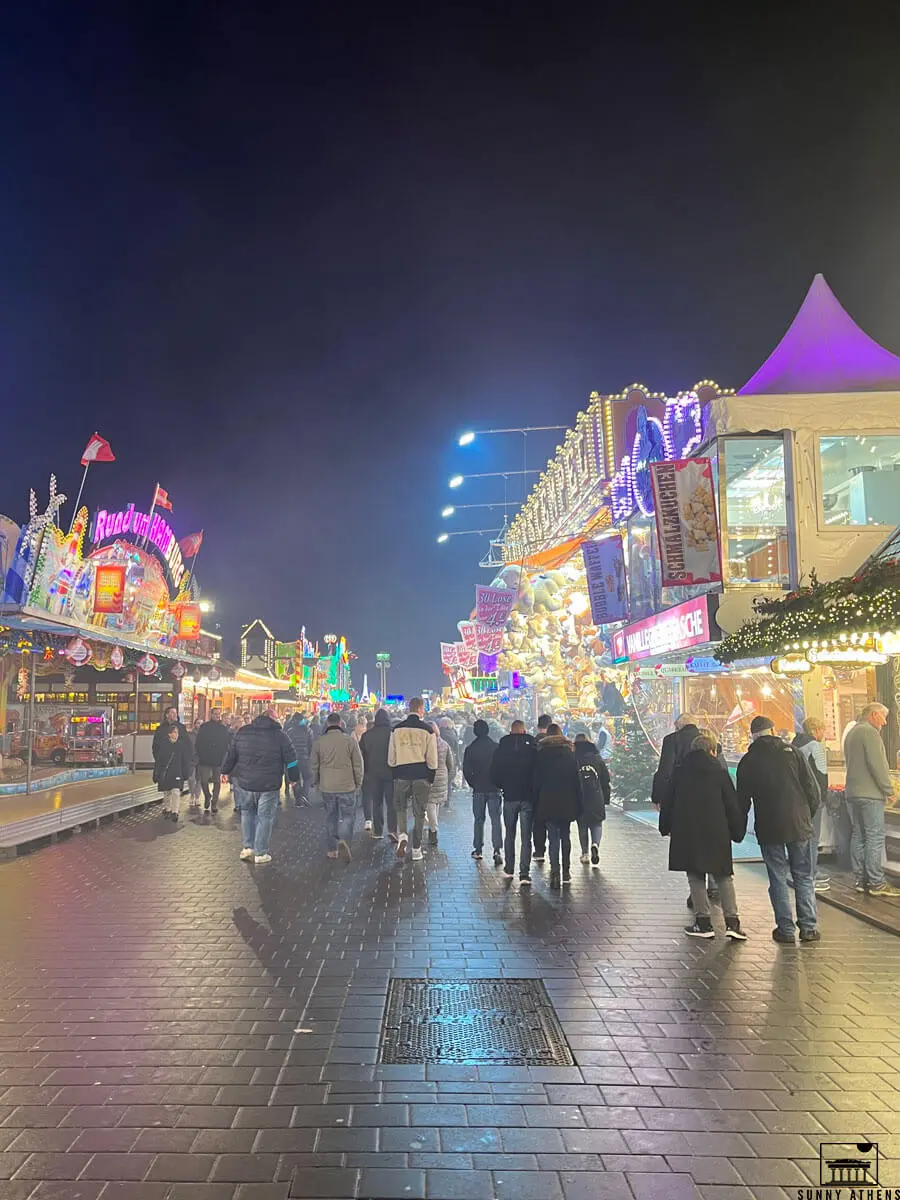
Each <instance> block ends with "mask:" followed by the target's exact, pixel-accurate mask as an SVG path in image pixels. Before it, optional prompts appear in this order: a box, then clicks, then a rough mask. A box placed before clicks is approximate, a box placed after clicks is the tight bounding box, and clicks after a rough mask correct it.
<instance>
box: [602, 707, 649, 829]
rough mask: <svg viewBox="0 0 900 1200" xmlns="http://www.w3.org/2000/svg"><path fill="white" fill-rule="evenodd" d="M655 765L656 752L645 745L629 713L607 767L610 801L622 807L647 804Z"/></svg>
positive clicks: (638, 725) (645, 742)
mask: <svg viewBox="0 0 900 1200" xmlns="http://www.w3.org/2000/svg"><path fill="white" fill-rule="evenodd" d="M657 762H658V756H657V754H656V751H655V750H654V749H653V747H652V746H651V745H650V743H649V742H648V740H647V735H646V734H645V733H644V730H643V729H642V728H641V723H640V721H639V720H638V719H637V717H636V716H635V715H634V713H633V712H632V713H629V714H628V715H627V716H626V717H624V718H623V720H622V728H621V734H620V735H619V737H617V738H616V742H615V745H614V746H613V752H612V758H611V760H610V764H609V773H610V775H611V776H612V793H613V799H614V800H615V801H616V802H617V803H619V804H621V805H622V806H623V807H625V806H626V805H629V804H649V802H650V785H651V783H652V782H653V773H654V771H655V770H656V766H657Z"/></svg>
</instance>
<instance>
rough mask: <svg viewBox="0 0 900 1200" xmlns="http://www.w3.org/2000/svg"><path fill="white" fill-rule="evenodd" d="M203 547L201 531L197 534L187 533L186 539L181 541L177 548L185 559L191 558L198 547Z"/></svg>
mask: <svg viewBox="0 0 900 1200" xmlns="http://www.w3.org/2000/svg"><path fill="white" fill-rule="evenodd" d="M202 545H203V530H202V529H201V530H200V532H199V533H189V534H188V535H187V537H184V538H182V539H181V541H180V542H179V543H178V547H179V549H180V550H181V553H182V554H183V555H184V557H185V558H193V557H194V555H195V554H196V553H197V551H198V550H199V549H200V547H201V546H202Z"/></svg>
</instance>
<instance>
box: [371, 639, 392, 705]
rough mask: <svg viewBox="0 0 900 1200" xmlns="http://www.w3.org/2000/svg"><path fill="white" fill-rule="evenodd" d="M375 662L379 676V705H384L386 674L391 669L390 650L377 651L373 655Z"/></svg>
mask: <svg viewBox="0 0 900 1200" xmlns="http://www.w3.org/2000/svg"><path fill="white" fill-rule="evenodd" d="M375 662H376V664H377V666H378V673H379V675H380V676H381V703H382V704H384V703H385V700H386V698H387V673H388V671H389V670H390V669H391V652H390V650H379V651H378V653H377V654H376V655H375Z"/></svg>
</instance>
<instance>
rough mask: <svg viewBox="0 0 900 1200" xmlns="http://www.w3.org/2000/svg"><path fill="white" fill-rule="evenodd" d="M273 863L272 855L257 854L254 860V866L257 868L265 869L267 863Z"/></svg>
mask: <svg viewBox="0 0 900 1200" xmlns="http://www.w3.org/2000/svg"><path fill="white" fill-rule="evenodd" d="M271 861H272V855H271V854H257V855H256V857H255V858H254V860H253V862H254V864H255V865H256V866H257V867H264V866H265V865H266V863H270V862H271Z"/></svg>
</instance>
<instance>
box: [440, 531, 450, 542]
mask: <svg viewBox="0 0 900 1200" xmlns="http://www.w3.org/2000/svg"><path fill="white" fill-rule="evenodd" d="M449 538H450V534H449V533H441V534H439V535H438V542H446V541H448V540H449Z"/></svg>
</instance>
